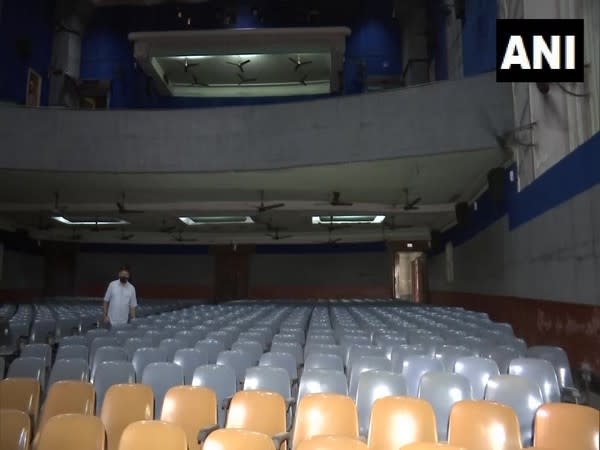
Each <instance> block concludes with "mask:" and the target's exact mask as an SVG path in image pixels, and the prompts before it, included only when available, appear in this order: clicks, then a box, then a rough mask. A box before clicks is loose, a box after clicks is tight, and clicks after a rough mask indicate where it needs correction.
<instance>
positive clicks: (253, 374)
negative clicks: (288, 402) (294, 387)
mask: <svg viewBox="0 0 600 450" xmlns="http://www.w3.org/2000/svg"><path fill="white" fill-rule="evenodd" d="M244 390H245V391H270V392H275V393H277V394H279V395H281V396H282V397H283V398H284V399H288V398H290V397H291V396H292V391H291V384H290V377H289V375H288V373H287V372H286V370H285V369H281V368H279V367H250V368H249V369H248V370H246V377H245V378H244Z"/></svg>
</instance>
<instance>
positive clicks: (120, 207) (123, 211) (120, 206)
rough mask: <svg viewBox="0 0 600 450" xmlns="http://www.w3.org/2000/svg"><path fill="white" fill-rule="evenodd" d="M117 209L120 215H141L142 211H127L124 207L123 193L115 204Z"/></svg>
mask: <svg viewBox="0 0 600 450" xmlns="http://www.w3.org/2000/svg"><path fill="white" fill-rule="evenodd" d="M117 208H118V210H119V213H120V214H143V213H144V211H141V210H139V209H128V208H126V207H125V193H124V192H123V193H122V194H121V201H120V202H117Z"/></svg>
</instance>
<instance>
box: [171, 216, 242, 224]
mask: <svg viewBox="0 0 600 450" xmlns="http://www.w3.org/2000/svg"><path fill="white" fill-rule="evenodd" d="M179 220H181V221H182V222H183V223H184V224H186V225H190V226H191V225H241V224H247V223H254V220H252V217H250V216H200V217H180V218H179Z"/></svg>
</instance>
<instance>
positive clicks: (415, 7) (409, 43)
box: [396, 1, 430, 86]
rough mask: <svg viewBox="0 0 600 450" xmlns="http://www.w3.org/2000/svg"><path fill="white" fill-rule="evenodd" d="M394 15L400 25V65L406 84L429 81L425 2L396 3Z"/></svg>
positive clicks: (427, 24)
mask: <svg viewBox="0 0 600 450" xmlns="http://www.w3.org/2000/svg"><path fill="white" fill-rule="evenodd" d="M396 15H397V17H398V20H399V21H400V23H401V26H402V67H403V70H406V72H405V78H404V80H405V82H406V85H407V86H410V85H413V84H421V83H427V82H429V81H430V76H429V61H430V58H429V54H428V48H427V30H428V27H429V26H430V25H429V20H428V16H427V5H426V2H423V1H410V2H406V3H404V4H403V5H402V6H400V5H398V9H397V10H396Z"/></svg>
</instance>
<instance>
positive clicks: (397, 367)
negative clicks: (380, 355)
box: [390, 344, 426, 372]
mask: <svg viewBox="0 0 600 450" xmlns="http://www.w3.org/2000/svg"><path fill="white" fill-rule="evenodd" d="M425 353H426V351H425V348H423V346H422V345H408V344H401V345H396V346H394V347H393V348H392V350H391V353H390V355H391V358H392V370H393V371H394V372H402V368H403V366H404V359H405V358H407V357H408V356H411V355H425Z"/></svg>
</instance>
